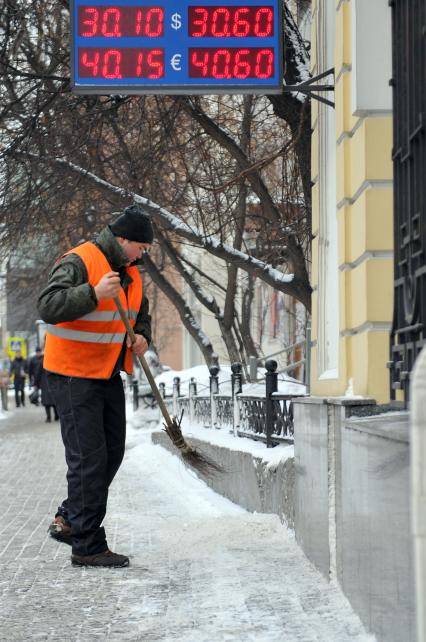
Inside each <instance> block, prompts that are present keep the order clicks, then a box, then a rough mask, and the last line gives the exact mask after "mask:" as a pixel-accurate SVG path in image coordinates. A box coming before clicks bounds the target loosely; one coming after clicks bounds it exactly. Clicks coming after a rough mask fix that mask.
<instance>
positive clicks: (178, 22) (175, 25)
mask: <svg viewBox="0 0 426 642" xmlns="http://www.w3.org/2000/svg"><path fill="white" fill-rule="evenodd" d="M181 26H182V16H181V14H180V13H174V14H173V15H172V29H176V31H177V30H178V29H180V28H181Z"/></svg>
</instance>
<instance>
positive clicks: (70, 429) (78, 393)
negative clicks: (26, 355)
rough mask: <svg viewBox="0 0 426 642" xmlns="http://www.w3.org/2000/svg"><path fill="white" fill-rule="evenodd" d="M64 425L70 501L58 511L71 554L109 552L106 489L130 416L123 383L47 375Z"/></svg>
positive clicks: (119, 458) (116, 465) (118, 460)
mask: <svg viewBox="0 0 426 642" xmlns="http://www.w3.org/2000/svg"><path fill="white" fill-rule="evenodd" d="M47 384H48V387H49V390H50V392H51V395H52V397H53V400H54V402H55V406H56V410H57V412H58V415H59V419H60V422H61V432H62V441H63V442H64V446H65V458H66V462H67V465H68V472H67V480H68V497H67V499H65V500H64V501H63V502H62V505H61V506H60V507H59V508H58V513H57V515H58V514H59V515H62V516H63V517H64V518H65V519H66V520H67V521H68V522H69V523H70V525H71V532H72V537H73V546H72V550H73V553H75V554H77V555H95V554H96V553H101V552H103V551H104V550H106V548H107V546H108V545H107V541H106V536H105V530H104V528H103V527H102V526H101V524H102V521H103V519H104V517H105V513H106V507H107V499H108V488H109V485H110V484H111V482H112V480H113V479H114V476H115V474H116V472H117V470H118V469H119V467H120V464H121V462H122V460H123V455H124V446H125V439H126V412H125V400H124V390H123V383H122V380H121V377H120V375H119V374H117V375H115V376H114V377H113V378H112V379H106V380H100V379H81V378H78V377H64V376H62V375H57V374H53V373H51V372H49V373H47Z"/></svg>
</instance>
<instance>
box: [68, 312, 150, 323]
mask: <svg viewBox="0 0 426 642" xmlns="http://www.w3.org/2000/svg"><path fill="white" fill-rule="evenodd" d="M127 314H128V317H129V319H130V320H132V319H133V320H135V321H136V319H137V316H138V311H137V310H128V312H127ZM79 321H120V313H119V311H118V310H113V311H109V310H106V311H103V312H89V314H85V315H84V317H80V318H79Z"/></svg>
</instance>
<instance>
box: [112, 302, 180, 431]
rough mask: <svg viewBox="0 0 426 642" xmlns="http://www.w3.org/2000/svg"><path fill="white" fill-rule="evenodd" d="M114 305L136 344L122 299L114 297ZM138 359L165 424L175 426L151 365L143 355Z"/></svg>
mask: <svg viewBox="0 0 426 642" xmlns="http://www.w3.org/2000/svg"><path fill="white" fill-rule="evenodd" d="M114 303H115V305H116V306H117V310H118V312H119V314H120V317H121V320H122V321H123V323H124V325H125V326H126V330H127V334H128V335H129V337H130V340H131V342H132V343H135V341H136V335H135V333H134V331H133V328H132V326H131V325H130V321H129V319H128V317H127V314H126V311H125V309H124V308H123V306H122V305H121V301H120V299H119V298H118V297H114ZM137 358H138V360H139V363H140V364H141V366H142V368H143V371H144V373H145V375H146V378H147V379H148V381H149V385H150V386H151V389H152V392H153V395H154V397H155V400H156V402H157V403H158V405H159V406H160V410H161V413H162V415H163V417H164V420H165V422H166V424H167V425H168V426H171V425H172V424H173V421H172V419H171V417H170V415H169V411H168V410H167V406H166V404H165V403H164V399H163V397H162V396H161V394H160V391H159V389H158V387H157V384H156V383H155V380H154V377H153V376H152V372H151V370H150V369H149V365H148V363H147V360H146V359H145V357H144V356H143V355H140V356H138V355H137Z"/></svg>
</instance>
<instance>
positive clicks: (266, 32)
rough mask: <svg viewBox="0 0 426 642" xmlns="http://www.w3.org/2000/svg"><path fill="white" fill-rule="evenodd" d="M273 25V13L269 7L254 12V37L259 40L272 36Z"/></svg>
mask: <svg viewBox="0 0 426 642" xmlns="http://www.w3.org/2000/svg"><path fill="white" fill-rule="evenodd" d="M273 25H274V12H273V11H272V9H270V8H269V7H262V8H261V9H258V11H256V22H255V24H254V35H255V36H258V37H259V38H266V37H267V36H270V35H272V30H273Z"/></svg>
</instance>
